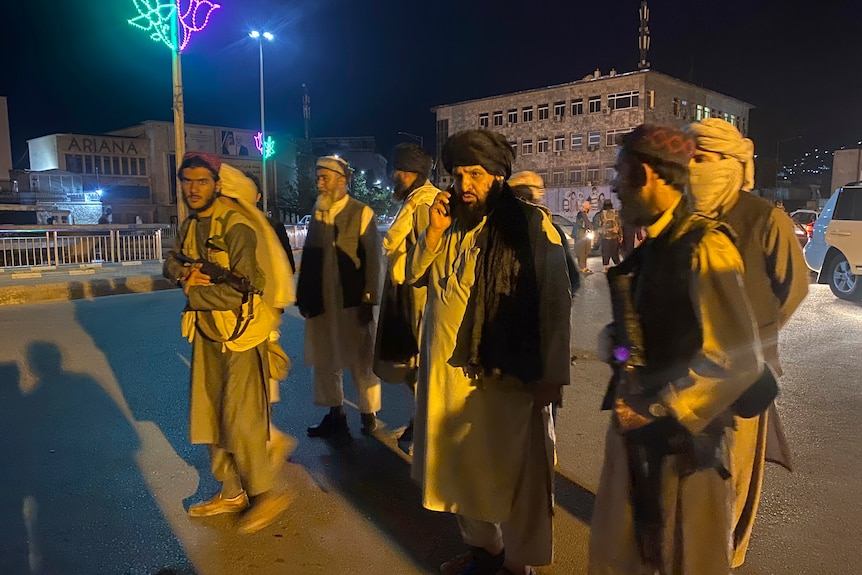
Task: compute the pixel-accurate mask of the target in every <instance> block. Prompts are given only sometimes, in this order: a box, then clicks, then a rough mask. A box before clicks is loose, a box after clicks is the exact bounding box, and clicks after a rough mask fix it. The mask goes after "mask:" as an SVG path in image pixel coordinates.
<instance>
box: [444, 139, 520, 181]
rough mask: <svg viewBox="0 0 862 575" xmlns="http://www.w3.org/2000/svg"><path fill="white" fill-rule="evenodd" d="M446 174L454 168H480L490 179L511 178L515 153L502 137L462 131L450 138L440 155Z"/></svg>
mask: <svg viewBox="0 0 862 575" xmlns="http://www.w3.org/2000/svg"><path fill="white" fill-rule="evenodd" d="M440 157H441V160H442V161H443V167H444V168H446V171H447V172H449V173H450V174H452V173H454V170H455V168H456V167H458V166H482V167H483V168H485V170H486V171H487V172H488V173H489V174H491V175H494V176H503V177H504V178H505V179H508V178H509V176H511V175H512V163H513V162H514V161H515V152H514V150H512V147H511V146H510V145H509V142H507V141H506V138H505V137H504V136H503V135H502V134H498V133H496V132H491V131H489V130H464V131H463V132H458V133H457V134H453V135H452V136H451V137H450V138H449V139H448V140H446V144H445V145H444V146H443V152H442V153H441V155H440Z"/></svg>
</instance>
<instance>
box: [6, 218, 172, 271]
mask: <svg viewBox="0 0 862 575" xmlns="http://www.w3.org/2000/svg"><path fill="white" fill-rule="evenodd" d="M163 227H167V226H160V225H157V224H152V225H135V226H123V225H101V226H0V267H3V268H38V267H56V266H63V265H86V264H102V263H121V264H122V263H133V262H144V261H162V259H163V258H162V228H163Z"/></svg>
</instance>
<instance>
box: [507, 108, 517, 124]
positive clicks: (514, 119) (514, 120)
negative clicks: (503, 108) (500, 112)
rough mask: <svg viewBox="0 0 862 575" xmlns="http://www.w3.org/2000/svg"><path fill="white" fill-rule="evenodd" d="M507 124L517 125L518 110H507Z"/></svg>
mask: <svg viewBox="0 0 862 575" xmlns="http://www.w3.org/2000/svg"><path fill="white" fill-rule="evenodd" d="M509 123H510V124H517V123H518V110H509Z"/></svg>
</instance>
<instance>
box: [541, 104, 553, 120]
mask: <svg viewBox="0 0 862 575" xmlns="http://www.w3.org/2000/svg"><path fill="white" fill-rule="evenodd" d="M549 113H550V112H549V106H548V104H542V105H540V106H539V119H540V120H547V119H548V114H549Z"/></svg>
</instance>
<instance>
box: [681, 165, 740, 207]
mask: <svg viewBox="0 0 862 575" xmlns="http://www.w3.org/2000/svg"><path fill="white" fill-rule="evenodd" d="M688 169H689V181H690V183H691V195H692V196H693V197H694V211H696V212H698V213H701V214H704V215H707V216H715V215H718V214H720V213H721V212H722V211H723V209H724V208H727V207H730V204H731V203H732V201H733V200H734V199H735V198H736V194H737V193H738V192H739V190H740V188H741V187H742V177H743V174H742V164H740V163H739V162H738V161H737V160H734V159H733V158H726V159H723V160H719V161H718V162H702V163H700V164H691V165H689V168H688Z"/></svg>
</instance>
